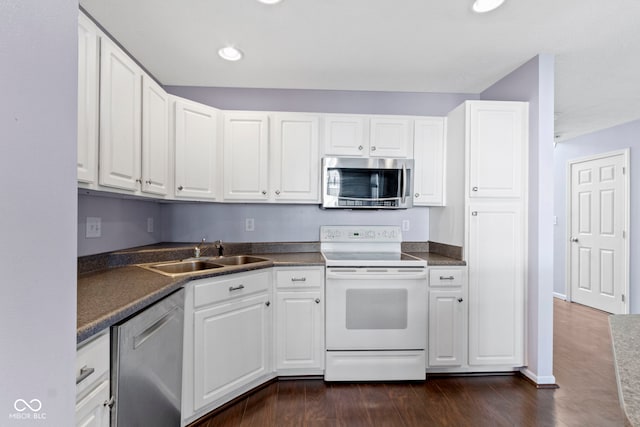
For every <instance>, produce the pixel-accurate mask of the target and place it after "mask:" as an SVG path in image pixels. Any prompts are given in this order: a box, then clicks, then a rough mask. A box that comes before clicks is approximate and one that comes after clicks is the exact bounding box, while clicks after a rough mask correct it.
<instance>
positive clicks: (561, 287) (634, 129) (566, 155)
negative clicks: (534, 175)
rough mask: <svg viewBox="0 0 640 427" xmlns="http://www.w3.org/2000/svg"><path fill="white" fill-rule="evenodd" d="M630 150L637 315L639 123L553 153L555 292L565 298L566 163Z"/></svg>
mask: <svg viewBox="0 0 640 427" xmlns="http://www.w3.org/2000/svg"><path fill="white" fill-rule="evenodd" d="M623 148H631V150H630V156H631V158H630V163H631V167H630V168H631V171H630V174H631V175H630V180H631V188H630V194H631V215H630V218H631V221H630V222H631V227H630V228H631V229H630V230H629V239H630V254H629V259H630V260H631V263H630V265H631V268H630V276H631V277H630V291H631V292H630V293H631V295H629V298H630V300H629V308H630V311H631V313H640V266H639V265H638V262H637V259H638V258H637V257H638V253H640V227H638V226H637V225H638V222H637V218H639V217H640V185H636V184H637V178H636V177H637V176H638V173H637V169H638V168H640V120H638V121H633V122H630V123H626V124H623V125H620V126H615V127H612V128H609V129H604V130H601V131H598V132H594V133H591V134H588V135H583V136H579V137H577V138H573V139H570V140H567V141H563V142H561V143H559V144H558V145H557V146H556V149H555V153H554V169H555V172H554V190H555V191H554V193H555V195H554V197H555V202H554V210H555V215H556V216H557V218H558V225H557V226H556V227H555V236H554V254H555V255H554V262H555V272H554V290H555V292H557V293H558V294H560V295H566V277H565V275H566V259H565V251H566V243H567V218H566V216H567V210H566V197H567V182H566V173H567V162H568V161H569V160H573V159H578V158H580V157H585V156H591V155H595V154H601V153H607V152H609V151H615V150H620V149H623Z"/></svg>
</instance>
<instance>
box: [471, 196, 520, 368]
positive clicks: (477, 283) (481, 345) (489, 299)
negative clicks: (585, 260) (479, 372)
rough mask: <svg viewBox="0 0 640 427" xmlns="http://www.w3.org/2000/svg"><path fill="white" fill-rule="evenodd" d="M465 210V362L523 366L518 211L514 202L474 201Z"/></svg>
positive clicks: (518, 207) (518, 208)
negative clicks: (466, 354) (466, 311)
mask: <svg viewBox="0 0 640 427" xmlns="http://www.w3.org/2000/svg"><path fill="white" fill-rule="evenodd" d="M468 209H469V211H468V215H469V216H468V218H469V235H468V242H467V247H468V257H467V262H468V265H469V364H470V365H505V366H522V364H523V352H524V284H525V269H524V256H523V254H524V245H525V242H524V221H523V212H522V209H521V207H520V205H519V204H518V203H511V204H497V203H491V204H480V203H476V204H471V205H470V206H469V208H468Z"/></svg>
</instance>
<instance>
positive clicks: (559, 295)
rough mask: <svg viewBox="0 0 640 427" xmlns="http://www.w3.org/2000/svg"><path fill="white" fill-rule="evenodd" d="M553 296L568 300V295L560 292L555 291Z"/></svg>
mask: <svg viewBox="0 0 640 427" xmlns="http://www.w3.org/2000/svg"><path fill="white" fill-rule="evenodd" d="M553 297H554V298H558V299H561V300H564V301H566V300H567V296H566V295H565V294H561V293H560V292H554V293H553Z"/></svg>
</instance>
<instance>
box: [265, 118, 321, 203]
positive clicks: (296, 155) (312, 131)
mask: <svg viewBox="0 0 640 427" xmlns="http://www.w3.org/2000/svg"><path fill="white" fill-rule="evenodd" d="M272 135H273V138H272V144H271V162H270V169H271V196H272V197H273V198H274V200H275V201H295V202H309V203H318V202H319V201H320V192H319V186H320V159H319V146H318V116H313V115H307V114H296V113H288V114H275V115H274V120H273V133H272Z"/></svg>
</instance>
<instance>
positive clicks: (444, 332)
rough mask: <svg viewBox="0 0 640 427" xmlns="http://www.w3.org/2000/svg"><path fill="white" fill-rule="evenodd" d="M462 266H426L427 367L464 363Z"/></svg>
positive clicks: (465, 299)
mask: <svg viewBox="0 0 640 427" xmlns="http://www.w3.org/2000/svg"><path fill="white" fill-rule="evenodd" d="M466 293H467V291H466V269H464V268H450V267H449V268H433V267H432V268H431V269H430V270H429V305H428V307H429V308H428V310H429V328H428V340H427V342H428V358H427V368H434V367H460V366H462V365H464V364H466V360H467V358H466V337H467V327H466V320H467V307H468V304H467V296H466Z"/></svg>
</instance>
